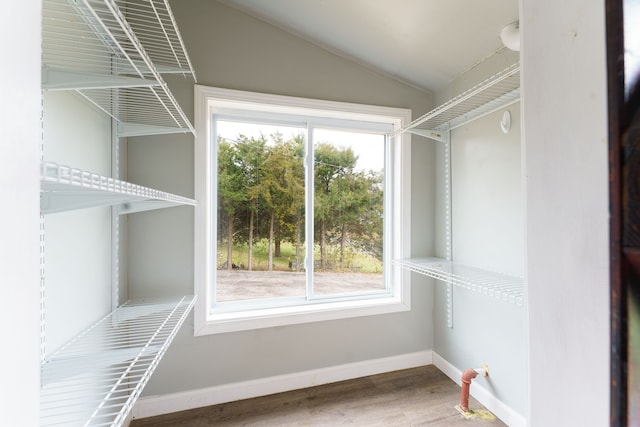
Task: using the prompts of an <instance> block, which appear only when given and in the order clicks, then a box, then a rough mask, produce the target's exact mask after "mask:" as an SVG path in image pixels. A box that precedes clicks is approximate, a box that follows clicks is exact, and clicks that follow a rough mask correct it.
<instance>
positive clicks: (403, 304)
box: [194, 85, 411, 335]
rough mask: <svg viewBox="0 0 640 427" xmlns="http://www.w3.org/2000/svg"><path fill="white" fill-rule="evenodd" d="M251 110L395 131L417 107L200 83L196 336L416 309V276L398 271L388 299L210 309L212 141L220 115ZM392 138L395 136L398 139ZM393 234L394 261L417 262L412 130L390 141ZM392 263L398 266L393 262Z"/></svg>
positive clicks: (196, 158)
mask: <svg viewBox="0 0 640 427" xmlns="http://www.w3.org/2000/svg"><path fill="white" fill-rule="evenodd" d="M247 105H251V107H252V108H253V107H254V106H255V110H256V111H264V112H265V114H267V115H270V114H272V113H277V114H291V115H297V116H306V117H314V118H315V120H317V119H318V118H319V119H321V118H323V117H324V118H327V119H334V118H335V117H339V118H342V119H345V120H353V121H365V122H373V123H388V124H391V125H392V126H393V129H394V134H395V133H396V132H395V131H397V130H399V129H401V128H402V127H403V126H405V125H406V124H408V123H409V121H410V120H411V110H409V109H404V108H391V107H379V106H370V105H362V104H352V103H344V102H335V101H324V100H315V99H306V98H298V97H290V96H281V95H269V94H261V93H253V92H245V91H238V90H231V89H221V88H214V87H208V86H202V85H195V89H194V110H195V128H196V132H197V133H196V135H197V136H196V140H195V146H194V162H195V170H194V172H195V173H194V179H195V183H194V190H195V199H196V201H197V206H196V207H195V216H194V257H195V260H194V268H195V275H194V279H195V283H194V287H195V289H194V292H195V294H196V295H197V296H198V300H197V302H196V305H195V309H194V334H195V335H207V334H213V333H223V332H232V331H242V330H249V329H259V328H267V327H274V326H283V325H291V324H299V323H308V322H318V321H325V320H335V319H344V318H350V317H359V316H371V315H379V314H386V313H394V312H400V311H408V310H410V309H411V288H410V273H409V272H407V271H406V270H404V269H401V268H399V267H397V266H392V268H391V272H390V273H385V274H389V277H388V280H390V281H393V286H392V289H393V292H392V293H390V294H388V295H385V296H379V295H377V296H373V297H371V296H365V295H363V296H362V298H359V299H346V300H340V299H338V300H335V299H331V298H327V299H321V300H319V301H318V300H313V302H310V301H306V302H305V303H304V304H300V305H290V306H286V307H269V306H262V307H260V304H259V303H257V304H255V306H250V307H249V308H248V309H247V310H234V311H221V312H216V311H213V312H212V310H211V309H210V307H211V295H210V291H211V284H212V277H214V269H215V263H214V262H213V260H214V258H213V257H212V255H213V254H214V253H215V250H214V248H213V241H212V239H211V236H212V229H213V226H214V224H213V215H212V213H213V212H212V210H213V209H216V210H217V206H214V205H215V203H213V202H212V200H211V195H212V191H211V190H212V188H211V187H212V182H213V180H212V176H211V173H212V171H213V170H215V169H214V168H212V163H213V159H214V153H213V149H214V148H215V145H214V144H211V137H212V129H213V123H212V117H213V115H214V114H218V113H220V112H223V113H224V114H228V113H229V112H230V111H233V110H234V109H235V110H243V109H246V108H247ZM392 136H393V135H392ZM390 143H391V151H392V152H391V159H392V162H393V164H392V165H391V168H392V172H391V174H390V179H391V180H392V181H391V193H392V194H391V199H390V200H391V203H389V205H390V206H391V215H392V221H390V222H391V231H390V233H389V234H388V235H389V236H390V238H389V239H388V241H390V242H389V243H387V241H385V252H387V251H388V248H387V247H386V246H387V245H389V244H390V245H391V251H390V254H391V256H392V257H393V259H401V258H408V257H410V248H411V239H410V237H411V236H410V230H411V215H410V212H411V196H410V195H411V186H410V182H411V180H410V178H411V167H410V166H411V144H410V136H409V134H408V133H407V132H405V133H402V134H401V135H398V136H396V137H395V139H394V138H393V137H392V138H391V142H390ZM389 264H391V263H389Z"/></svg>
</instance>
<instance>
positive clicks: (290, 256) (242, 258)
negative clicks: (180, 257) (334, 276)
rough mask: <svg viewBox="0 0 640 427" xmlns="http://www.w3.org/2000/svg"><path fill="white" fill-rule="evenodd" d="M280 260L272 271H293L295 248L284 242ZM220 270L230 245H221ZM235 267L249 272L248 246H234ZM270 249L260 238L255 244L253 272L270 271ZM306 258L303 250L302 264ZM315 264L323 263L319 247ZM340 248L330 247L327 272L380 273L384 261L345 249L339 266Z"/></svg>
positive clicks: (328, 249) (219, 246) (232, 260)
mask: <svg viewBox="0 0 640 427" xmlns="http://www.w3.org/2000/svg"><path fill="white" fill-rule="evenodd" d="M280 252H281V256H280V257H275V256H274V257H273V269H274V270H280V271H291V268H289V262H295V261H296V248H295V245H293V244H291V243H288V242H283V243H282V244H281V246H280ZM217 256H218V262H217V265H218V268H224V266H225V265H226V261H227V245H226V244H218V254H217ZM231 258H232V259H231V262H232V264H235V265H236V266H238V268H241V269H246V268H248V266H249V246H248V245H246V244H245V245H234V246H233V252H232V257H231ZM268 258H269V248H268V241H267V239H261V240H259V241H257V242H256V243H254V245H253V270H267V269H268V268H267V267H268ZM303 259H304V248H300V263H302V262H303ZM314 260H315V261H316V265H318V264H319V262H320V247H319V246H317V245H316V247H315V249H314ZM339 260H340V248H339V247H338V246H330V247H329V248H327V269H328V270H331V271H354V272H359V273H381V272H382V261H381V260H379V259H377V258H374V257H372V256H370V255H367V254H362V253H359V252H356V251H353V250H351V249H345V262H344V265H340V263H339Z"/></svg>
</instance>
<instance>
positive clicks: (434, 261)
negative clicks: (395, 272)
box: [394, 258, 524, 306]
mask: <svg viewBox="0 0 640 427" xmlns="http://www.w3.org/2000/svg"><path fill="white" fill-rule="evenodd" d="M394 263H395V264H397V265H399V266H400V267H402V268H405V269H407V270H410V271H414V272H416V273H420V274H424V275H425V276H429V277H432V278H434V279H438V280H441V281H443V282H445V283H452V284H453V285H456V286H459V287H461V288H464V289H468V290H470V291H472V292H477V293H480V294H483V295H487V296H489V297H492V298H497V299H499V300H501V301H505V302H508V303H511V304H515V305H518V306H522V305H523V302H524V280H523V279H522V277H517V276H510V275H507V274H503V273H496V272H492V271H488V270H483V269H480V268H476V267H471V266H468V265H464V264H459V263H455V262H451V261H446V260H444V259H440V258H414V259H403V260H396V261H394Z"/></svg>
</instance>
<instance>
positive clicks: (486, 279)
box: [400, 49, 527, 421]
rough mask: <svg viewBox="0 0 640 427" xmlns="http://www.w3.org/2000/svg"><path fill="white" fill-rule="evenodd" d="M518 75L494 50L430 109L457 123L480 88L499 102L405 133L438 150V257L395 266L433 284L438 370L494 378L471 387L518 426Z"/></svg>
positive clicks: (521, 379) (521, 397)
mask: <svg viewBox="0 0 640 427" xmlns="http://www.w3.org/2000/svg"><path fill="white" fill-rule="evenodd" d="M518 70H519V55H518V53H517V52H511V51H508V50H506V49H503V50H500V51H498V52H496V53H494V54H493V55H491V56H489V57H488V58H486V59H485V60H484V61H482V62H481V63H479V64H477V65H475V66H474V67H472V68H471V69H470V70H468V71H467V72H465V73H464V74H463V75H461V76H460V77H459V78H458V79H456V80H454V81H453V82H451V84H450V85H448V86H447V87H446V88H444V89H443V90H441V91H440V92H439V93H438V94H437V95H436V98H437V99H438V100H439V105H440V107H436V109H434V112H435V113H437V112H438V111H439V110H442V111H443V113H442V114H438V115H439V116H445V117H446V116H448V115H449V114H450V113H449V111H453V112H454V113H451V117H455V116H456V114H458V113H457V111H458V109H459V108H462V109H464V106H463V105H464V104H465V103H467V102H470V101H469V100H471V104H473V100H472V98H473V96H476V95H475V94H476V93H477V92H478V91H476V89H477V88H480V87H487V89H486V90H481V91H479V95H478V97H479V98H483V97H485V96H486V98H487V99H491V98H492V97H493V95H494V93H496V94H498V98H497V99H498V101H493V100H489V101H487V102H486V103H483V104H482V106H481V107H479V108H483V109H486V111H483V112H481V113H480V114H478V115H477V117H475V118H470V117H471V116H474V111H478V110H472V112H470V113H466V112H465V113H463V114H462V116H458V117H455V118H452V119H448V120H449V121H448V122H447V123H445V124H444V125H439V124H438V123H439V122H438V119H437V118H434V119H428V120H427V121H426V122H425V125H417V126H416V128H415V129H414V130H411V131H412V132H417V133H421V134H427V135H429V134H430V135H432V137H431V138H428V139H426V140H423V139H422V138H420V141H421V143H422V141H426V142H424V143H427V144H434V145H435V150H436V161H435V167H436V197H435V200H434V201H433V203H434V204H435V207H436V216H435V223H434V230H435V251H434V253H429V254H415V255H414V256H413V259H411V260H402V261H400V265H401V266H402V267H404V268H409V269H410V270H412V271H417V272H421V273H423V274H426V275H427V276H429V277H433V278H435V279H437V280H435V281H434V283H435V285H434V311H433V317H434V347H433V350H434V352H435V354H436V355H437V357H436V359H437V360H434V363H436V365H437V366H439V367H440V368H441V369H443V370H444V371H445V372H447V373H448V374H449V375H452V376H454V379H455V380H458V378H457V377H455V375H453V372H455V371H464V370H465V369H467V368H469V367H475V366H481V365H483V364H487V365H489V367H490V371H491V376H490V377H489V378H488V379H483V378H481V379H479V380H477V381H476V383H478V385H480V386H481V387H483V388H484V389H485V390H488V392H489V393H490V394H491V395H493V396H494V397H495V398H496V399H498V401H501V402H503V403H505V404H506V405H507V406H508V407H510V408H511V409H512V410H513V412H515V414H514V415H513V416H514V417H519V418H520V420H521V421H522V420H524V418H523V417H524V415H525V413H526V393H527V375H526V372H527V370H526V342H525V321H524V320H525V317H524V316H525V313H524V305H525V301H524V295H525V293H524V279H523V276H524V267H523V264H524V249H523V248H524V218H523V183H522V160H521V137H520V132H521V128H520V102H519V73H518ZM505 76H508V77H505ZM503 78H504V80H501V79H503ZM488 81H489V82H494V81H497V82H498V83H495V84H493V83H491V84H488V85H487V84H485V83H486V82H488ZM503 92H504V95H503V94H502V93H503ZM458 102H459V105H458ZM494 104H495V105H494ZM475 108H476V107H475V105H474V106H473V107H472V109H475ZM506 111H508V112H509V114H510V116H511V129H510V130H509V131H508V132H506V133H504V132H503V131H502V130H501V126H500V122H501V120H502V116H503V114H504V113H505V112H506ZM426 116H429V115H426ZM431 123H435V125H436V126H437V127H435V128H433V125H431V127H429V124H431ZM425 129H439V131H437V132H432V131H426V130H425ZM414 138H416V137H415V136H414ZM421 255H422V256H426V257H427V258H420V256H421ZM431 257H435V258H431ZM449 261H452V262H453V263H451V264H449ZM501 415H504V414H501Z"/></svg>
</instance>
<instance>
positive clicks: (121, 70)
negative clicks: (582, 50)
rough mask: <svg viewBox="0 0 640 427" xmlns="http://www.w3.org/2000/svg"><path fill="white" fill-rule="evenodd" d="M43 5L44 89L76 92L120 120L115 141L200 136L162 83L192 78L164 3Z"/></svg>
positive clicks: (53, 0)
mask: <svg viewBox="0 0 640 427" xmlns="http://www.w3.org/2000/svg"><path fill="white" fill-rule="evenodd" d="M120 5H121V6H122V9H121V8H120V7H119V6H120ZM42 8H43V20H42V27H43V30H42V63H43V67H42V88H43V90H72V91H76V92H78V93H79V94H80V95H82V96H83V97H85V98H86V99H87V100H89V101H90V102H91V103H93V104H94V105H95V106H96V107H98V108H99V109H100V110H102V111H104V112H105V113H106V114H108V115H110V116H111V117H112V118H114V119H115V120H116V121H117V122H118V136H138V135H153V134H166V133H187V132H191V133H194V134H195V129H194V127H193V125H192V124H191V123H190V122H189V120H188V118H187V117H186V115H185V114H184V112H183V111H182V109H181V108H180V106H179V105H178V102H177V101H176V100H175V98H174V97H173V95H172V94H171V92H170V91H169V89H168V87H167V84H166V83H165V82H164V80H163V79H162V74H163V73H171V74H176V73H177V74H181V75H183V76H185V77H186V76H189V77H192V78H193V79H194V80H195V73H194V72H193V68H192V67H191V63H190V61H189V57H188V55H187V53H186V50H185V49H184V44H183V42H182V39H181V37H180V34H179V32H178V31H177V29H176V25H175V20H174V18H173V15H172V13H171V9H170V8H169V6H168V4H167V2H166V1H165V0H134V1H126V2H124V1H115V0H44V1H43V6H42Z"/></svg>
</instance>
